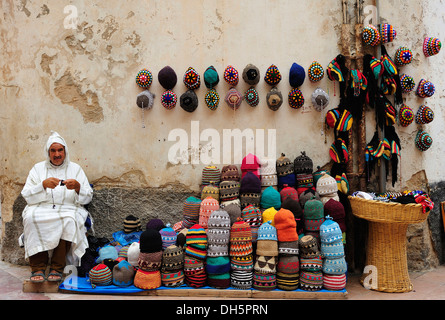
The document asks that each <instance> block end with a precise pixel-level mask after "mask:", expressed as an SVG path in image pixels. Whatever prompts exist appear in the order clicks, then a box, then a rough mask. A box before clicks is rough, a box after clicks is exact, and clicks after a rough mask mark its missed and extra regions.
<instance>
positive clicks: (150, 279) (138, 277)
mask: <svg viewBox="0 0 445 320" xmlns="http://www.w3.org/2000/svg"><path fill="white" fill-rule="evenodd" d="M161 284H162V283H161V272H160V271H146V270H142V269H138V270H137V271H136V274H135V276H134V286H135V287H136V288H139V289H144V290H151V289H157V288H159V287H160V286H161Z"/></svg>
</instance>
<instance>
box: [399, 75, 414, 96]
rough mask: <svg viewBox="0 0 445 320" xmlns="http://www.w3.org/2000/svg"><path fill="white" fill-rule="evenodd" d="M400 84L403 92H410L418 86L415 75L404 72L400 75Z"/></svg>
mask: <svg viewBox="0 0 445 320" xmlns="http://www.w3.org/2000/svg"><path fill="white" fill-rule="evenodd" d="M400 86H401V88H402V92H403V93H409V92H411V91H413V90H414V88H415V87H416V82H415V81H414V78H413V77H411V76H409V75H407V74H402V75H401V76H400Z"/></svg>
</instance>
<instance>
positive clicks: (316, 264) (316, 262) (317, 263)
mask: <svg viewBox="0 0 445 320" xmlns="http://www.w3.org/2000/svg"><path fill="white" fill-rule="evenodd" d="M322 268H323V258H322V257H321V255H318V256H316V257H310V258H304V257H300V269H301V270H306V271H321V269H322Z"/></svg>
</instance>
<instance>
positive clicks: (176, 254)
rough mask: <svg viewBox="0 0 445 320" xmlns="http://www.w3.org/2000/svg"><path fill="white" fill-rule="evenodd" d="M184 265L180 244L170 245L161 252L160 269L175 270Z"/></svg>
mask: <svg viewBox="0 0 445 320" xmlns="http://www.w3.org/2000/svg"><path fill="white" fill-rule="evenodd" d="M183 267H184V251H183V250H182V247H181V246H177V245H175V244H174V245H171V246H169V247H167V248H166V249H165V250H164V251H163V252H162V266H161V268H162V269H161V270H162V271H176V270H179V269H182V268H183Z"/></svg>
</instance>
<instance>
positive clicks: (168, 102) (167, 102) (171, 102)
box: [161, 90, 178, 110]
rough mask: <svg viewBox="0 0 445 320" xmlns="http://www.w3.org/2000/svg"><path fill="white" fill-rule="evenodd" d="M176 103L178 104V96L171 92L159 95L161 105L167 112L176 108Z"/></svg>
mask: <svg viewBox="0 0 445 320" xmlns="http://www.w3.org/2000/svg"><path fill="white" fill-rule="evenodd" d="M177 102H178V96H177V95H176V93H174V92H173V91H171V90H166V91H164V93H163V94H162V95H161V104H162V106H163V107H164V108H165V109H167V110H171V109H173V108H174V107H176V103H177Z"/></svg>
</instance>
